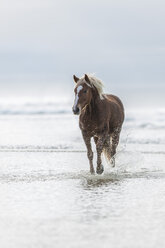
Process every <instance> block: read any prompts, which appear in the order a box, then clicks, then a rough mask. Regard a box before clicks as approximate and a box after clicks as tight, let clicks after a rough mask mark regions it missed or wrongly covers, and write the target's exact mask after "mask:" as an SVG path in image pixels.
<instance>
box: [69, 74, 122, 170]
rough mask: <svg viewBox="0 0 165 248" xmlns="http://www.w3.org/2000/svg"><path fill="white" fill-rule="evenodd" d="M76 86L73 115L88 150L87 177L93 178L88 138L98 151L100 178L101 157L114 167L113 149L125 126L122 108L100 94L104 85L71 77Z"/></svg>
mask: <svg viewBox="0 0 165 248" xmlns="http://www.w3.org/2000/svg"><path fill="white" fill-rule="evenodd" d="M73 79H74V82H75V83H76V86H75V88H74V92H75V100H74V105H73V108H72V110H73V113H74V114H75V115H79V127H80V129H81V132H82V137H83V139H84V142H85V145H86V148H87V157H88V160H89V164H90V173H91V174H94V173H95V170H94V167H93V151H92V146H91V138H93V139H94V142H95V144H96V151H97V168H96V172H97V174H102V173H103V171H104V167H103V165H102V159H101V154H102V152H103V153H104V155H105V157H106V159H107V160H108V162H110V163H111V164H112V166H113V167H114V166H115V154H116V148H117V146H118V143H119V137H120V132H121V128H122V124H123V122H124V106H123V104H122V102H121V100H120V99H119V98H118V97H117V96H114V95H110V94H103V83H102V81H101V80H99V79H98V78H96V77H94V76H93V75H90V74H85V75H84V76H83V77H81V78H78V77H76V76H75V75H73Z"/></svg>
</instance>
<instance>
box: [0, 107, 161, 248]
mask: <svg viewBox="0 0 165 248" xmlns="http://www.w3.org/2000/svg"><path fill="white" fill-rule="evenodd" d="M37 106H38V105H37ZM50 108H51V109H53V108H52V106H51V107H50V106H49V107H48V106H47V107H45V112H42V113H41V112H40V110H39V109H38V107H36V108H35V107H34V106H33V108H32V109H33V112H32V111H31V109H30V107H27V106H26V108H25V106H24V107H23V108H22V109H21V111H20V109H19V110H18V109H17V113H16V112H14V111H16V110H15V108H14V110H13V109H12V110H10V113H9V112H7V111H6V112H5V111H4V110H3V113H1V116H0V137H1V139H0V196H1V204H0V233H1V239H0V246H1V247H2V248H7V247H10V248H14V247H17V248H19V247H20V248H21V247H59V248H61V247H65V246H67V247H90V246H92V247H100V246H102V247H109V245H110V246H111V247H115V248H116V247H131V248H132V247H138V248H139V247H155V246H158V247H163V246H164V245H165V242H164V229H165V217H164V216H165V209H164V205H165V167H164V165H165V152H164V148H165V142H164V140H165V133H164V127H165V117H164V116H165V115H164V113H165V112H164V110H162V109H158V110H143V111H142V110H141V111H139V110H136V111H135V110H130V111H127V113H126V120H125V123H124V126H123V130H122V133H121V140H120V145H119V147H118V152H117V155H116V167H115V168H112V167H111V166H110V165H109V164H107V163H106V161H105V159H103V161H104V167H105V172H104V174H103V175H97V174H96V175H90V173H89V165H88V160H87V156H86V148H85V145H84V143H83V140H82V137H81V132H80V130H79V127H78V117H77V116H73V114H72V113H71V110H70V108H69V105H68V108H66V106H65V107H64V108H63V109H60V110H59V111H57V112H51V110H50ZM54 109H57V108H54ZM22 110H23V111H22ZM34 110H35V111H34ZM93 150H94V151H95V148H94V145H93ZM94 155H95V157H96V154H94ZM94 161H95V166H96V160H94Z"/></svg>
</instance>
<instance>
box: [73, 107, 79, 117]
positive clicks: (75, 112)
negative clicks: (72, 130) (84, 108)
mask: <svg viewBox="0 0 165 248" xmlns="http://www.w3.org/2000/svg"><path fill="white" fill-rule="evenodd" d="M73 113H74V114H75V115H79V113H80V109H79V108H78V107H76V108H73Z"/></svg>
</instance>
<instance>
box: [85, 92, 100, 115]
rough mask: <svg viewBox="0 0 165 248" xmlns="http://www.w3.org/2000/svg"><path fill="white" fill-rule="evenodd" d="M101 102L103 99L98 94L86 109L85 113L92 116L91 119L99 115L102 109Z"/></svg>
mask: <svg viewBox="0 0 165 248" xmlns="http://www.w3.org/2000/svg"><path fill="white" fill-rule="evenodd" d="M100 102H101V99H100V97H99V95H96V96H95V98H93V99H92V100H91V102H90V104H89V105H88V106H87V107H86V109H85V113H84V114H85V115H86V116H88V117H90V119H93V118H95V116H96V117H97V116H98V114H99V111H100Z"/></svg>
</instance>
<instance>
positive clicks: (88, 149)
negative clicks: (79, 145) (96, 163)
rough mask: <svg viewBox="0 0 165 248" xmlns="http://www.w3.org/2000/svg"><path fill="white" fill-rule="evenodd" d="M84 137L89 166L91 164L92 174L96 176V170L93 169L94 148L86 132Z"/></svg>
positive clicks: (83, 133)
mask: <svg viewBox="0 0 165 248" xmlns="http://www.w3.org/2000/svg"><path fill="white" fill-rule="evenodd" d="M82 135H83V139H84V142H85V145H86V147H87V156H88V159H89V164H90V173H91V174H94V173H95V170H94V167H93V151H92V147H91V138H90V137H89V136H87V135H86V133H85V132H82Z"/></svg>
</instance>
